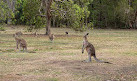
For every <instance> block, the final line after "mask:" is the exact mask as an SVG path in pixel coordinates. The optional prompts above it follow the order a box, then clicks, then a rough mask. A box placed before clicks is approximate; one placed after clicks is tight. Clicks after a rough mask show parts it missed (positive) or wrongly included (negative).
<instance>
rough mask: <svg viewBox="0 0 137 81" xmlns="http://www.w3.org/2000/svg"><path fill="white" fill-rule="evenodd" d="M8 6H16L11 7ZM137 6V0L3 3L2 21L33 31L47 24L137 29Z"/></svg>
mask: <svg viewBox="0 0 137 81" xmlns="http://www.w3.org/2000/svg"><path fill="white" fill-rule="evenodd" d="M9 2H11V3H15V4H14V5H9ZM48 5H49V6H48ZM136 5H137V1H136V0H10V1H8V0H2V1H1V2H0V12H1V13H0V21H7V19H11V20H12V24H16V25H18V24H23V25H29V26H30V28H32V29H40V28H43V27H46V26H47V24H49V25H50V26H51V27H69V28H73V29H74V30H76V31H84V30H86V29H93V28H120V29H121V28H122V29H123V28H124V29H129V28H132V29H136V28H137V6H136ZM11 6H14V8H15V9H12V7H11ZM47 17H49V18H48V19H47ZM46 22H49V23H46ZM30 28H29V29H30Z"/></svg>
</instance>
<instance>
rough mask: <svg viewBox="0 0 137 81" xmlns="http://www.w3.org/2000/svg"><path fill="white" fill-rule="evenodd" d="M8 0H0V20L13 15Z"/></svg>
mask: <svg viewBox="0 0 137 81" xmlns="http://www.w3.org/2000/svg"><path fill="white" fill-rule="evenodd" d="M8 2H9V1H6V0H2V1H1V2H0V20H1V21H5V20H6V19H10V18H13V17H14V14H13V10H12V9H11V8H10V7H9V6H8V5H7V4H8Z"/></svg>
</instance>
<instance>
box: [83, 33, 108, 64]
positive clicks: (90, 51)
mask: <svg viewBox="0 0 137 81" xmlns="http://www.w3.org/2000/svg"><path fill="white" fill-rule="evenodd" d="M88 34H89V33H87V34H86V35H84V37H83V39H84V40H83V46H82V53H84V49H85V48H86V50H87V53H88V60H87V62H91V56H93V57H94V59H95V60H96V61H97V62H101V63H109V64H111V63H110V62H105V61H101V60H99V59H97V57H96V54H95V48H94V46H93V45H92V44H91V43H89V42H88V39H87V35H88Z"/></svg>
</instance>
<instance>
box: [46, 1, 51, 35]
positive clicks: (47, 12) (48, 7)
mask: <svg viewBox="0 0 137 81" xmlns="http://www.w3.org/2000/svg"><path fill="white" fill-rule="evenodd" d="M52 1H53V0H47V2H46V10H47V11H46V15H47V17H46V19H47V24H46V35H49V34H51V31H50V27H51V4H52Z"/></svg>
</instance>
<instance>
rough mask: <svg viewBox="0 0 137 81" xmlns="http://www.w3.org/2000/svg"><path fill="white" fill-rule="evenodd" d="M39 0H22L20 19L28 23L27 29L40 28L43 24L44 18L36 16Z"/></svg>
mask: <svg viewBox="0 0 137 81" xmlns="http://www.w3.org/2000/svg"><path fill="white" fill-rule="evenodd" d="M39 7H40V0H24V2H23V15H24V16H23V17H22V20H23V21H26V24H27V25H30V28H28V29H29V30H33V29H40V28H43V27H44V26H45V23H46V20H45V18H42V17H39V16H37V14H39V11H38V10H39Z"/></svg>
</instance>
